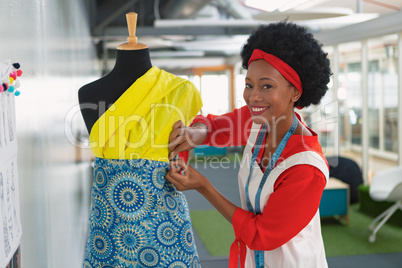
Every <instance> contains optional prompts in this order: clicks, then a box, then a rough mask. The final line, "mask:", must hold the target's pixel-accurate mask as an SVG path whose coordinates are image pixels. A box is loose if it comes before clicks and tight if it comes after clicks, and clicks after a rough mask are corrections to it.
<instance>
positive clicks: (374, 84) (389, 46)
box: [368, 34, 398, 153]
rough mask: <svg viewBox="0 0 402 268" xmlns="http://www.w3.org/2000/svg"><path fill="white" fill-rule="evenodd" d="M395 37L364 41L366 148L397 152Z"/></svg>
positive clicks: (389, 36) (396, 40)
mask: <svg viewBox="0 0 402 268" xmlns="http://www.w3.org/2000/svg"><path fill="white" fill-rule="evenodd" d="M397 42H398V36H397V35H396V34H395V35H386V36H381V37H377V38H373V39H369V40H368V57H369V74H368V75H369V76H368V78H369V81H368V92H369V96H368V97H369V115H370V121H369V122H370V125H369V130H370V147H371V148H374V149H378V150H380V151H385V152H393V153H396V152H397V151H398V120H397V113H398V65H397V53H396V51H397Z"/></svg>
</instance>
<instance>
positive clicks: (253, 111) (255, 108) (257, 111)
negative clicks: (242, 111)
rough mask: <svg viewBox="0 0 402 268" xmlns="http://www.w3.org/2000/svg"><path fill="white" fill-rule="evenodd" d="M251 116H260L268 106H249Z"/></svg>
mask: <svg viewBox="0 0 402 268" xmlns="http://www.w3.org/2000/svg"><path fill="white" fill-rule="evenodd" d="M250 108H251V109H250V110H251V114H252V115H260V114H262V113H263V112H265V111H266V110H268V109H269V107H268V106H250Z"/></svg>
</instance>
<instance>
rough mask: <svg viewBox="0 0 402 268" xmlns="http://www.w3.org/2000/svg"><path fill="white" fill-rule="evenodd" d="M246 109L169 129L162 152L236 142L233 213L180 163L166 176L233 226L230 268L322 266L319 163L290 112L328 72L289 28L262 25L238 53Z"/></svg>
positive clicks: (310, 97)
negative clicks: (239, 148)
mask: <svg viewBox="0 0 402 268" xmlns="http://www.w3.org/2000/svg"><path fill="white" fill-rule="evenodd" d="M241 57H242V61H243V67H244V68H245V69H247V75H246V78H245V88H244V94H243V97H244V100H245V101H246V104H247V105H246V106H244V107H242V108H240V109H237V110H235V111H233V112H231V113H228V114H225V115H222V116H213V115H208V116H207V117H206V118H203V117H200V116H199V117H197V118H196V119H195V120H194V122H193V126H192V127H185V126H183V125H182V124H181V122H177V123H176V124H175V125H174V127H173V131H172V133H171V136H170V141H171V144H172V145H171V147H170V150H171V154H170V157H171V158H173V156H175V155H176V154H177V153H179V152H181V151H184V150H188V149H191V148H193V147H196V146H197V145H199V144H208V145H214V146H219V145H224V146H228V145H245V149H244V153H243V158H242V163H241V165H240V170H239V189H240V195H241V201H242V202H241V203H242V206H241V208H240V207H237V206H236V205H234V204H233V203H231V202H230V201H228V200H227V199H226V198H225V197H224V196H223V195H222V194H220V193H219V192H218V191H217V190H216V189H215V188H214V187H213V186H212V185H211V183H210V182H209V181H208V179H206V178H205V177H204V176H203V175H202V174H200V173H199V172H197V171H196V170H194V169H193V168H192V167H190V166H187V165H186V164H185V162H184V161H183V160H176V161H171V170H170V171H169V172H168V174H167V175H166V178H167V180H169V181H170V182H172V183H173V184H174V185H175V186H176V188H177V189H178V190H188V189H196V190H197V191H198V192H200V193H201V194H202V195H203V196H204V197H205V198H206V199H208V201H209V202H211V203H212V204H213V205H214V206H215V207H216V209H217V210H218V211H219V212H220V213H221V214H222V215H223V216H224V217H225V218H226V219H227V220H228V221H229V222H231V223H232V225H233V228H234V233H235V236H236V240H235V242H234V243H233V244H232V246H231V249H230V260H229V266H230V267H237V265H238V256H240V264H241V267H244V266H246V267H275V268H278V267H314V268H317V267H319V268H322V267H327V262H326V258H325V251H324V245H323V241H322V237H321V227H320V218H319V212H318V207H319V204H320V199H321V195H322V192H323V189H324V187H325V185H326V182H327V179H328V165H327V162H326V160H325V158H324V156H323V154H322V149H321V146H320V144H319V142H318V138H317V134H316V133H315V132H314V131H312V130H311V129H309V128H308V127H307V126H306V125H304V124H303V123H302V122H301V119H300V116H299V115H298V114H297V113H295V112H294V107H297V108H303V107H307V106H309V105H311V104H318V103H319V102H320V100H321V98H322V97H323V96H324V95H325V93H326V91H327V89H328V88H327V83H328V82H329V77H330V75H331V72H330V67H329V60H328V59H327V54H326V53H325V52H324V51H323V50H322V48H321V45H320V44H319V43H318V42H317V41H316V40H315V39H314V38H313V36H312V35H311V34H309V33H307V31H306V30H305V29H304V28H302V27H300V26H297V25H295V24H293V23H289V22H280V23H275V24H269V25H262V26H260V27H259V28H258V29H257V30H256V31H254V32H253V33H252V34H251V35H250V36H249V38H248V40H247V42H246V44H245V45H244V46H243V48H242V51H241Z"/></svg>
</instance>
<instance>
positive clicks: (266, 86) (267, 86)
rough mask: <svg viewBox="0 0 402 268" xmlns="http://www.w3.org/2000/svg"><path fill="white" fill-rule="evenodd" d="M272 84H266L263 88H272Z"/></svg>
mask: <svg viewBox="0 0 402 268" xmlns="http://www.w3.org/2000/svg"><path fill="white" fill-rule="evenodd" d="M271 87H272V86H271V85H264V86H263V87H262V88H263V89H270V88H271Z"/></svg>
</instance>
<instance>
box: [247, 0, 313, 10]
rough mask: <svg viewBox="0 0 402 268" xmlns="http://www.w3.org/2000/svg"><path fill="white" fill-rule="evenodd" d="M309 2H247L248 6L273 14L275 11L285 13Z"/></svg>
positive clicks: (254, 0) (248, 0)
mask: <svg viewBox="0 0 402 268" xmlns="http://www.w3.org/2000/svg"><path fill="white" fill-rule="evenodd" d="M305 2H307V0H282V1H265V0H245V2H244V4H245V5H246V6H249V7H252V8H256V9H260V10H264V11H268V12H272V11H275V10H279V11H285V10H288V9H291V8H293V7H295V6H297V5H300V4H303V3H305Z"/></svg>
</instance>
